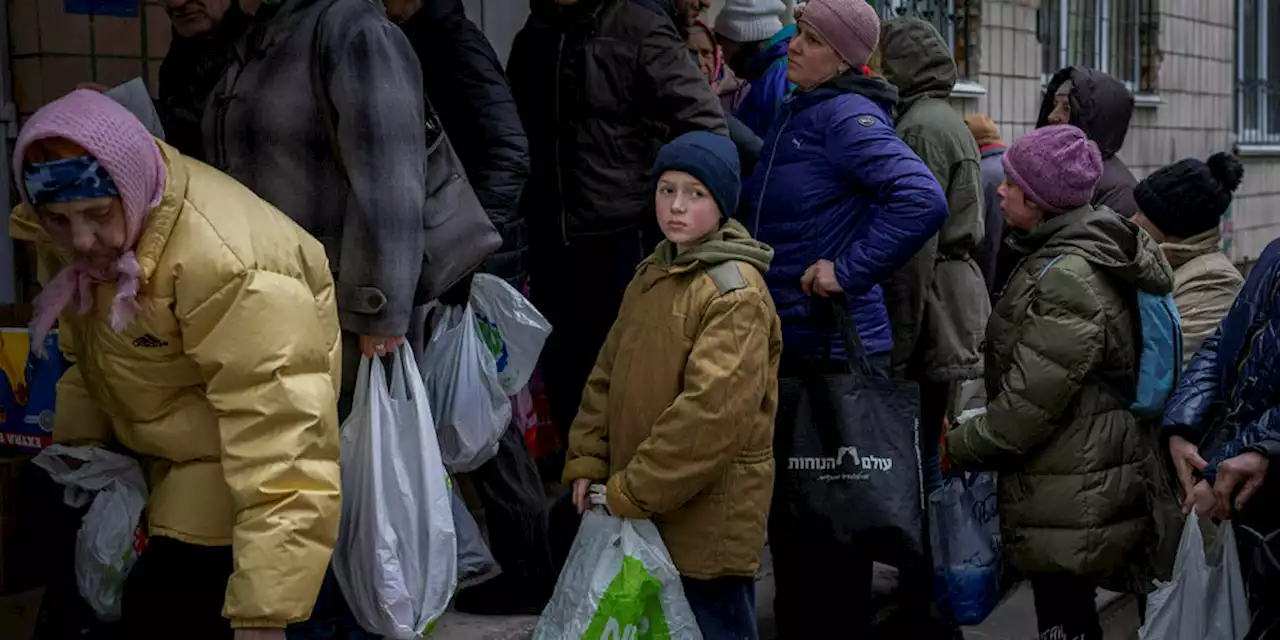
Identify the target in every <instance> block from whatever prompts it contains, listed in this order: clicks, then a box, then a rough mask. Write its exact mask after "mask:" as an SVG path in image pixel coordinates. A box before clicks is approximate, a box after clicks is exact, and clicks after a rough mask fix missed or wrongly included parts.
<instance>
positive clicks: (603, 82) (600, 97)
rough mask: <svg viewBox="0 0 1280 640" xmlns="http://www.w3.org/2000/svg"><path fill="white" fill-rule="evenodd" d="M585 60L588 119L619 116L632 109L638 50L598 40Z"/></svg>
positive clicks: (587, 48)
mask: <svg viewBox="0 0 1280 640" xmlns="http://www.w3.org/2000/svg"><path fill="white" fill-rule="evenodd" d="M583 53H584V56H583V57H584V60H583V68H584V71H583V75H584V76H585V78H584V79H585V80H586V82H585V83H584V85H583V86H584V94H583V95H582V102H583V108H584V109H585V113H584V115H587V116H588V117H590V116H596V117H599V116H619V115H623V114H624V113H625V112H626V111H628V108H629V107H630V105H631V102H632V98H633V96H632V95H631V88H632V87H633V86H634V84H635V75H636V73H635V68H636V65H637V60H636V57H637V56H636V52H635V51H634V48H633V47H631V46H630V45H628V44H627V43H624V42H622V41H620V40H614V39H611V38H595V39H592V40H590V41H588V42H587V44H586V46H585V51H584V52H583Z"/></svg>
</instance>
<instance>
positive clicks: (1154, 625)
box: [1138, 512, 1249, 640]
mask: <svg viewBox="0 0 1280 640" xmlns="http://www.w3.org/2000/svg"><path fill="white" fill-rule="evenodd" d="M1146 619H1147V621H1146V624H1143V625H1142V628H1141V629H1139V630H1138V638H1139V640H1240V639H1241V638H1243V637H1244V636H1245V634H1246V633H1247V632H1248V631H1249V608H1248V605H1247V603H1246V600H1245V591H1244V577H1243V575H1242V574H1241V573H1240V557H1239V553H1238V551H1237V550H1236V536H1235V531H1234V528H1233V527H1232V525H1231V523H1229V522H1228V523H1225V524H1223V525H1222V527H1221V528H1220V529H1219V531H1218V536H1217V538H1216V539H1215V540H1214V541H1213V544H1212V545H1210V546H1209V549H1208V551H1206V550H1205V547H1204V534H1203V533H1202V532H1201V531H1200V518H1199V517H1198V516H1197V515H1196V514H1195V512H1192V514H1191V515H1190V516H1188V517H1187V523H1186V524H1185V525H1183V528H1182V541H1181V542H1180V543H1179V545H1178V559H1177V561H1176V562H1175V563H1174V566H1173V580H1172V581H1170V582H1168V583H1163V584H1161V585H1160V586H1159V587H1158V588H1157V589H1156V590H1155V592H1154V593H1152V594H1151V595H1150V596H1149V597H1148V598H1147V616H1146Z"/></svg>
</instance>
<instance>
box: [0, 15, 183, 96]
mask: <svg viewBox="0 0 1280 640" xmlns="http://www.w3.org/2000/svg"><path fill="white" fill-rule="evenodd" d="M6 1H7V2H8V3H9V37H10V41H11V47H12V51H11V53H12V58H11V60H12V67H13V84H14V87H13V89H14V101H15V102H16V103H17V105H18V111H19V113H20V114H22V115H23V116H28V115H30V114H32V113H34V112H35V110H36V109H39V108H40V106H41V105H43V104H45V103H46V102H49V101H50V100H53V99H56V98H58V97H59V96H62V95H63V94H65V93H67V92H68V91H71V90H72V89H75V87H76V85H77V84H78V83H81V82H97V83H99V84H103V85H107V86H111V85H115V84H118V83H120V82H124V81H126V80H130V79H133V78H135V77H139V76H141V77H142V78H143V79H145V80H146V82H147V85H148V87H150V88H151V91H152V93H155V90H156V84H157V83H156V78H157V76H158V75H159V71H160V61H161V59H163V58H164V55H165V52H167V51H168V49H169V38H170V33H171V31H170V28H169V19H168V17H167V16H165V13H164V9H162V8H161V6H160V5H159V4H154V3H151V2H147V3H146V4H143V5H142V6H140V7H139V11H138V17H136V18H117V17H111V16H87V15H73V14H68V13H66V12H64V11H63V5H62V1H61V0H6ZM140 1H141V0H140Z"/></svg>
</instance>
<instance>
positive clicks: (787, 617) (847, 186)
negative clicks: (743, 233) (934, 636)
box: [740, 0, 947, 638]
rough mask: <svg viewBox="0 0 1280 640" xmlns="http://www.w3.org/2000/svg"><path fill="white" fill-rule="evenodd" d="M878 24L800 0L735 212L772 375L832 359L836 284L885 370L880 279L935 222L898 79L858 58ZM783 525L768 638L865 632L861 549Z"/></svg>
mask: <svg viewBox="0 0 1280 640" xmlns="http://www.w3.org/2000/svg"><path fill="white" fill-rule="evenodd" d="M879 33H880V26H879V20H878V19H877V17H876V12H875V9H874V8H872V7H871V5H869V4H868V3H867V2H865V1H864V0H812V1H811V2H809V3H808V4H807V5H806V8H805V10H804V14H803V15H802V16H801V17H800V20H799V25H798V33H797V35H796V37H795V38H794V39H793V40H792V41H791V45H790V47H789V49H788V63H787V78H788V79H789V80H790V81H791V82H793V83H795V85H796V87H797V91H796V93H795V94H793V95H792V96H791V97H790V98H788V100H787V101H786V103H785V104H784V109H783V111H784V112H783V114H782V115H781V116H780V117H779V118H778V120H777V121H776V124H775V125H774V126H773V127H772V130H771V131H770V132H769V134H768V137H767V138H766V139H765V144H764V149H763V153H762V156H761V162H760V164H759V165H757V167H756V170H755V172H754V173H753V174H752V177H751V178H750V179H749V180H748V181H747V184H746V186H745V190H744V195H745V196H746V197H745V198H744V201H745V202H744V206H743V207H742V209H741V210H740V213H741V216H740V217H741V218H742V219H743V220H744V221H745V223H746V225H747V228H748V229H750V230H751V232H752V235H753V236H754V237H756V238H757V239H759V240H761V241H763V242H765V243H767V244H769V245H770V246H772V247H773V249H774V260H773V264H772V265H771V267H770V269H769V272H768V273H767V274H765V281H766V282H767V283H768V285H769V290H770V293H772V294H773V299H774V301H775V303H776V305H777V309H778V315H779V316H780V317H781V318H782V334H783V339H782V343H783V353H782V358H783V362H782V366H781V369H782V372H783V373H782V375H787V372H788V371H793V372H794V371H799V370H803V369H806V368H808V369H812V368H813V367H814V366H815V363H814V360H815V359H824V355H825V353H826V351H827V348H828V345H830V347H831V357H832V359H836V360H842V359H844V349H843V341H842V340H840V339H839V338H838V337H836V332H835V330H834V323H833V321H832V320H831V317H830V316H831V315H832V314H831V313H830V312H829V309H830V308H829V307H828V306H827V303H825V302H824V301H822V300H819V299H818V298H825V297H827V296H830V295H832V294H836V293H843V294H844V296H845V298H846V299H847V304H848V305H849V311H850V314H851V316H852V317H853V319H854V321H855V322H856V323H857V325H858V331H859V333H860V334H861V336H862V340H863V342H864V344H865V346H866V350H867V353H868V355H869V356H870V357H869V360H870V361H871V363H872V364H873V366H875V367H877V368H879V369H880V370H882V371H887V370H888V369H889V368H890V363H889V352H890V350H891V349H892V348H893V337H892V334H891V331H890V329H889V318H888V314H887V312H886V309H885V303H884V294H883V293H882V292H881V289H880V283H881V282H884V281H885V280H887V279H888V278H889V276H890V275H891V274H893V272H894V271H896V270H897V269H899V268H901V267H902V266H903V265H904V264H906V262H907V261H908V260H909V259H910V258H911V257H912V256H914V255H915V254H916V252H918V251H919V250H920V249H921V248H922V247H923V246H924V244H925V242H926V241H928V239H929V238H931V237H932V236H933V235H934V234H935V233H937V232H938V230H939V229H941V227H942V224H943V222H945V221H946V217H947V203H946V199H945V198H944V196H943V194H942V189H941V187H939V186H938V182H937V181H936V180H935V179H934V177H933V175H932V174H931V173H930V172H929V169H928V168H927V167H925V165H924V163H923V162H922V161H921V160H920V158H919V157H918V156H916V154H915V153H913V152H912V151H911V149H910V148H908V147H907V145H906V144H904V143H903V142H902V141H901V140H899V139H898V137H897V136H896V135H895V133H894V125H893V117H892V115H891V110H892V108H893V105H894V103H895V102H896V101H897V90H896V89H894V88H893V86H892V85H890V84H889V83H888V82H885V81H884V80H881V79H878V78H871V77H868V75H867V72H866V71H865V70H864V69H863V67H864V66H865V65H866V63H867V60H868V58H870V56H871V52H872V50H874V49H875V46H876V39H877V38H878V37H879ZM823 310H827V311H828V312H827V313H825V314H823V313H822V312H823ZM792 375H794V374H792ZM788 402H789V401H788V400H787V399H786V398H780V399H779V406H783V405H784V404H786V403H788ZM781 464H786V463H785V461H783V462H781ZM783 468H785V467H783ZM849 508H851V509H856V508H857V505H850V506H849ZM781 510H782V509H781V508H780V507H778V505H776V504H775V506H774V511H775V513H776V512H779V511H781ZM788 524H791V523H783V522H780V519H775V520H774V521H771V523H770V527H769V544H770V547H771V549H772V551H773V559H774V569H775V586H776V589H777V597H776V599H775V602H774V609H775V614H776V616H777V622H778V633H779V636H780V637H784V638H808V637H822V636H825V635H826V634H828V633H830V632H831V630H832V629H839V630H840V632H841V635H842V637H851V638H856V637H860V636H862V635H866V634H868V633H869V632H870V618H871V611H870V604H871V592H870V591H871V556H870V555H869V554H868V553H865V552H862V551H859V550H858V549H851V548H849V547H847V546H841V545H838V544H836V542H835V541H834V540H831V539H828V537H827V536H825V535H823V534H820V533H818V532H815V531H812V530H810V529H811V528H808V527H795V526H788ZM855 556H856V557H855Z"/></svg>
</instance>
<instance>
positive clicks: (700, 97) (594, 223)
mask: <svg viewBox="0 0 1280 640" xmlns="http://www.w3.org/2000/svg"><path fill="white" fill-rule="evenodd" d="M672 7H673V3H670V2H665V3H663V2H646V1H641V0H579V1H578V2H577V3H576V4H573V5H569V6H559V5H557V4H555V2H553V0H530V9H531V14H530V16H529V20H528V22H526V23H525V26H524V28H523V29H521V30H520V33H519V34H518V35H517V36H516V39H515V43H514V44H513V46H512V49H511V59H510V61H509V64H508V68H507V71H508V75H509V77H510V79H511V90H512V93H513V94H514V95H515V98H516V104H517V105H518V106H519V108H520V119H521V120H522V121H523V122H524V127H525V131H527V132H528V134H529V151H530V155H531V158H532V170H533V173H532V176H531V178H530V180H529V184H528V186H527V188H526V189H525V193H524V197H523V199H522V206H523V210H524V211H525V212H526V220H528V223H529V226H530V231H531V235H532V238H533V240H534V243H535V247H539V246H541V247H545V250H546V251H547V252H548V253H552V252H553V251H554V250H553V247H561V246H563V245H564V244H566V243H568V242H569V241H570V239H571V238H573V237H575V236H579V235H594V234H605V233H615V232H621V231H627V230H632V229H637V228H644V225H646V223H649V224H653V223H652V221H653V219H654V218H653V216H654V213H653V185H652V180H651V178H650V176H649V170H650V168H651V167H652V166H653V161H654V159H655V158H656V157H657V154H658V150H659V149H660V148H661V147H662V145H663V144H665V143H666V142H668V141H670V140H672V139H673V138H675V137H676V136H679V135H680V134H683V133H686V132H688V131H697V130H703V131H714V132H715V133H719V134H722V135H728V133H729V131H728V128H727V127H726V126H725V119H724V114H723V112H722V111H721V109H720V99H719V98H718V97H717V96H716V94H715V92H714V91H712V89H711V87H710V85H708V84H707V81H706V79H705V78H703V77H702V74H701V73H700V72H699V71H698V69H697V67H696V66H695V65H694V63H693V61H692V60H691V59H690V57H689V52H688V48H687V47H686V45H685V43H684V41H683V40H682V39H681V37H680V34H679V31H678V30H677V28H676V23H675V21H674V17H673V13H674V10H673V9H672Z"/></svg>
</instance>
